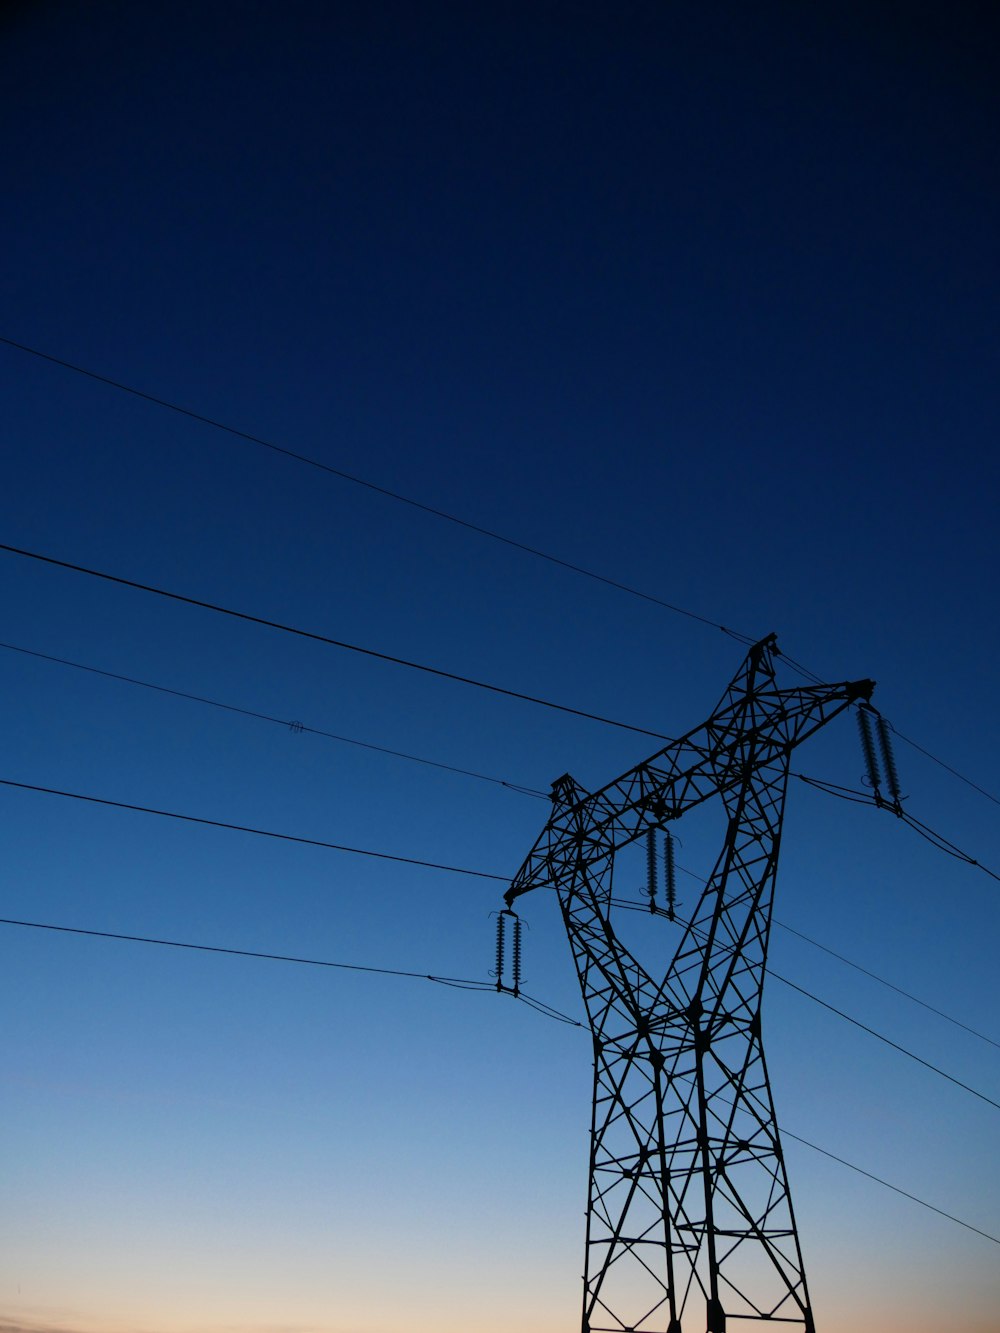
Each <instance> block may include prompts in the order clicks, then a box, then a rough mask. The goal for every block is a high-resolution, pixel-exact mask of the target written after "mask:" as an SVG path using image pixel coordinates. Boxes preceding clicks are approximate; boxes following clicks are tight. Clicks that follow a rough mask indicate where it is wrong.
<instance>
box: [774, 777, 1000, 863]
mask: <svg viewBox="0 0 1000 1333" xmlns="http://www.w3.org/2000/svg"><path fill="white" fill-rule="evenodd" d="M792 777H795V778H798V779H799V781H800V782H804V783H805V784H806V786H807V787H815V788H816V790H817V791H821V792H825V793H826V795H827V796H836V797H837V798H838V800H841V801H851V802H852V803H853V804H855V805H867V806H872V807H874V808H875V809H876V810H878V809H889V810H891V811H892V813H893V814H894V815H895V816H896V818H897V819H900V820H902V822H903V823H904V824H906V825H908V826H909V827H910V828H911V829H913V830H914V832H915V833H918V834H919V835H920V836H921V837H922V838H924V839H925V840H926V841H927V842H929V843H930V844H931V846H932V847H936V848H937V849H938V851H939V852H945V853H946V854H947V855H948V856H953V857H954V858H955V860H956V861H962V862H963V863H964V864H965V865H967V866H974V867H975V868H976V869H977V870H981V871H982V872H983V874H984V875H989V877H990V879H994V880H996V881H997V883H998V884H1000V875H998V874H997V872H996V871H995V870H991V869H990V867H989V866H988V865H985V864H984V863H983V862H982V861H980V860H978V859H977V858H976V857H975V856H973V855H972V854H971V853H970V852H965V851H963V850H962V848H961V847H959V846H958V845H957V844H956V843H953V842H950V841H949V840H948V839H947V838H946V837H945V836H944V835H943V834H942V833H938V832H937V831H936V830H935V829H932V828H931V826H930V825H929V824H925V823H924V822H923V820H921V819H917V817H916V816H915V815H911V814H910V813H909V812H908V811H907V810H904V809H903V808H902V807H898V808H897V807H895V806H886V805H885V802H879V801H878V800H876V799H875V797H874V796H873V795H871V793H869V792H866V791H859V790H858V789H857V788H856V787H844V786H841V785H840V784H839V783H836V782H827V781H825V780H824V779H822V778H811V777H807V776H806V774H805V773H793V774H792Z"/></svg>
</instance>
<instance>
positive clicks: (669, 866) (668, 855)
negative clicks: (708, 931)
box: [663, 833, 677, 921]
mask: <svg viewBox="0 0 1000 1333" xmlns="http://www.w3.org/2000/svg"><path fill="white" fill-rule="evenodd" d="M663 877H664V880H665V887H666V892H667V916H668V917H669V918H670V920H671V921H673V919H674V916H675V915H676V912H677V873H676V870H675V869H674V839H673V834H671V833H668V834H666V836H665V837H664V840H663Z"/></svg>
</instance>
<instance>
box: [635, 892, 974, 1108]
mask: <svg viewBox="0 0 1000 1333" xmlns="http://www.w3.org/2000/svg"><path fill="white" fill-rule="evenodd" d="M611 901H612V903H613V904H614V905H615V906H617V907H624V908H625V909H626V910H628V911H632V912H645V913H648V914H651V915H653V916H659V917H665V916H666V915H667V913H666V912H665V911H664V910H663V908H662V907H658V906H656V905H654V906H653V908H652V911H650V906H649V904H648V903H639V902H634V901H631V900H629V899H627V898H613V899H612V900H611ZM687 928H688V929H690V930H691V932H692V934H693V935H695V936H696V937H698V938H701V939H705V938H707V936H706V934H705V932H704V931H701V930H696V929H695V928H694V927H693V926H691V925H690V923H688V927H687ZM718 947H719V948H720V949H723V952H725V953H728V954H730V955H736V954H737V953H738V952H739V950H738V949H737V948H732V947H731V948H724V947H723V946H722V945H719V946H718ZM766 970H767V975H768V976H769V977H773V978H774V979H775V981H780V982H782V984H783V985H785V986H788V987H789V988H790V989H791V990H794V991H798V993H799V994H800V995H803V996H805V998H806V999H807V1000H812V1001H813V1003H814V1004H818V1005H820V1006H821V1007H822V1008H823V1009H827V1010H829V1012H830V1013H831V1014H836V1015H837V1017H838V1018H842V1019H843V1020H844V1022H845V1023H851V1024H853V1026H854V1027H856V1028H860V1029H861V1030H862V1032H867V1033H868V1034H869V1035H870V1036H872V1037H876V1038H878V1040H879V1041H881V1042H884V1043H885V1044H886V1046H891V1047H892V1049H893V1050H894V1051H898V1052H899V1053H900V1055H905V1056H908V1057H909V1059H911V1060H914V1061H916V1063H917V1064H919V1065H923V1066H924V1068H925V1069H929V1070H930V1071H931V1072H932V1073H934V1074H939V1075H940V1076H941V1078H944V1079H947V1080H948V1082H949V1083H954V1084H955V1086H956V1087H958V1088H961V1089H962V1090H963V1091H965V1092H969V1093H971V1094H972V1096H973V1097H978V1098H979V1099H980V1101H984V1102H988V1103H989V1105H990V1106H993V1107H995V1108H996V1109H997V1110H998V1111H1000V1102H997V1101H994V1100H993V1098H992V1097H988V1096H987V1095H986V1093H985V1092H980V1091H979V1089H978V1088H973V1087H971V1086H970V1085H969V1084H968V1083H963V1082H962V1080H961V1079H959V1078H956V1077H955V1076H954V1074H949V1073H948V1072H947V1071H946V1070H944V1069H942V1068H941V1067H940V1066H939V1065H936V1064H933V1063H932V1062H931V1061H930V1060H925V1059H924V1058H923V1056H922V1055H917V1054H916V1052H915V1051H911V1050H910V1049H909V1048H908V1047H906V1046H901V1045H900V1044H899V1042H897V1041H893V1040H892V1038H891V1037H887V1036H885V1034H884V1033H882V1032H879V1031H877V1030H876V1029H875V1028H873V1027H869V1026H868V1024H867V1023H862V1022H861V1020H860V1019H858V1018H853V1017H852V1016H851V1015H850V1014H847V1013H845V1012H844V1011H843V1009H838V1008H837V1007H836V1005H833V1004H830V1003H829V1002H828V1001H827V1000H823V999H820V997H819V996H818V995H815V994H814V993H813V992H812V991H810V990H806V988H805V987H804V986H800V985H798V983H797V982H794V981H791V980H790V979H789V978H788V977H786V976H782V974H781V973H780V972H777V971H776V970H775V969H774V968H773V967H771V966H770V964H768V966H767V969H766ZM976 1035H977V1036H978V1035H979V1034H978V1033H977V1034H976Z"/></svg>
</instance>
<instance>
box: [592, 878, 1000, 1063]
mask: <svg viewBox="0 0 1000 1333" xmlns="http://www.w3.org/2000/svg"><path fill="white" fill-rule="evenodd" d="M675 865H676V868H677V869H678V870H680V871H683V873H684V874H685V875H688V876H689V877H690V878H691V879H693V880H695V881H696V882H697V883H698V884H699V885H701V886H704V884H705V877H704V876H703V875H699V874H697V873H696V872H695V871H694V870H689V869H688V867H687V866H683V865H681V864H680V862H679V861H678V862H675ZM612 901H613V902H615V903H616V904H617V905H618V906H619V907H626V908H627V909H628V910H629V911H633V912H645V913H649V903H648V902H645V903H644V902H637V901H635V900H629V899H624V898H616V899H613V900H612ZM653 915H655V916H659V917H666V916H667V913H666V912H664V910H663V909H662V908H660V907H655V908H654V911H653ZM771 924H772V925H775V926H778V927H779V929H781V930H784V931H787V933H788V934H789V935H794V936H796V938H797V939H800V940H802V941H803V942H804V943H806V944H811V945H812V946H813V948H814V949H821V950H822V951H823V953H826V954H829V955H830V957H831V958H836V959H837V960H838V962H841V963H845V964H846V965H847V966H848V967H852V968H854V970H855V971H856V972H861V973H862V974H863V975H864V976H866V977H870V978H871V980H872V981H877V982H878V983H879V984H880V985H882V986H885V987H886V988H887V989H888V990H891V991H895V993H896V994H897V995H902V996H903V998H904V999H906V1000H911V1001H912V1002H913V1003H914V1004H918V1005H920V1007H921V1008H922V1009H926V1010H928V1011H929V1012H930V1013H932V1014H936V1015H937V1017H938V1018H943V1019H944V1020H945V1021H946V1022H948V1023H952V1024H954V1026H955V1027H957V1028H961V1029H962V1031H963V1032H968V1033H969V1034H970V1035H971V1036H973V1037H978V1038H979V1040H980V1041H985V1042H987V1043H988V1044H989V1045H990V1046H994V1047H997V1048H998V1049H1000V1042H998V1041H995V1040H994V1039H993V1038H992V1037H988V1036H987V1035H986V1033H985V1032H980V1031H979V1030H978V1029H977V1028H974V1027H970V1026H969V1024H968V1023H963V1022H962V1020H961V1019H959V1018H955V1017H954V1016H953V1015H952V1014H948V1013H945V1011H944V1010H943V1009H939V1008H937V1006H936V1005H933V1004H930V1003H929V1002H928V1001H927V1000H922V999H921V998H920V996H919V995H914V994H913V992H912V991H908V990H904V989H903V987H902V986H897V985H896V983H895V982H894V981H890V980H889V979H888V977H883V976H881V975H880V974H879V973H878V972H873V971H871V969H870V968H867V967H863V966H862V964H861V963H857V962H855V961H854V959H853V958H848V957H847V955H846V954H842V953H838V952H837V950H836V949H831V948H830V947H829V945H826V944H821V943H820V941H819V940H815V939H813V937H812V936H811V935H806V934H805V932H804V931H801V930H796V928H795V927H794V926H789V925H788V924H787V923H786V922H784V921H782V920H780V919H779V918H778V917H776V916H772V918H771Z"/></svg>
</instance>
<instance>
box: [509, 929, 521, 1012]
mask: <svg viewBox="0 0 1000 1333" xmlns="http://www.w3.org/2000/svg"><path fill="white" fill-rule="evenodd" d="M513 955H514V956H513V958H512V960H511V980H512V981H513V983H514V994H515V995H520V993H521V922H520V921H519V920H518V918H517V917H516V916H515V917H514V950H513Z"/></svg>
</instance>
